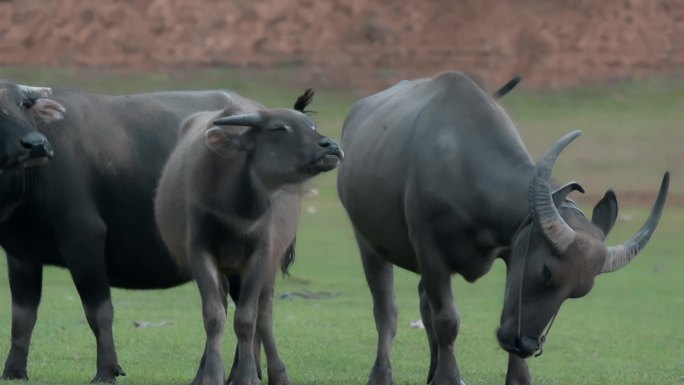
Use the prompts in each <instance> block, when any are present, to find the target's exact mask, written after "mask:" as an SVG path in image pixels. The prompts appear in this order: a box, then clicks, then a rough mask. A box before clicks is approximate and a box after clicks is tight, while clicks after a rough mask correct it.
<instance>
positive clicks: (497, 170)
mask: <svg viewBox="0 0 684 385" xmlns="http://www.w3.org/2000/svg"><path fill="white" fill-rule="evenodd" d="M578 135H579V132H573V133H571V134H569V135H567V136H565V137H564V138H562V139H561V140H560V141H559V142H558V143H556V144H555V145H554V146H552V147H551V149H550V150H549V151H548V152H547V153H546V154H545V155H544V156H543V157H542V159H541V160H540V161H539V162H537V163H536V164H535V163H534V162H533V161H532V158H531V157H530V155H529V154H528V152H527V151H526V150H525V147H524V146H523V143H522V141H521V139H520V136H519V135H518V132H517V131H516V128H515V126H514V125H513V123H512V122H511V120H510V119H509V118H508V116H507V115H506V113H505V112H504V111H503V109H502V108H501V107H500V106H499V105H498V104H497V103H496V102H495V101H494V100H493V99H492V98H491V97H489V96H488V95H487V94H485V93H484V92H483V91H482V90H481V89H480V88H479V87H478V86H477V85H476V84H475V83H473V82H472V81H471V80H470V79H469V78H468V77H467V76H465V75H463V74H461V73H457V72H448V73H443V74H440V75H438V76H436V77H434V78H430V79H421V80H417V81H406V82H402V83H399V84H397V85H395V86H394V87H391V88H389V89H388V90H385V91H383V92H380V93H378V94H375V95H372V96H369V97H367V98H365V99H363V100H361V101H359V102H358V103H357V104H356V105H355V106H354V107H353V109H352V111H351V112H350V114H349V116H348V117H347V119H346V121H345V123H344V129H343V134H342V146H343V147H344V149H345V152H346V159H345V162H344V163H343V164H342V165H341V166H340V170H339V174H338V190H339V195H340V197H341V199H342V202H343V204H344V207H345V208H346V210H347V212H348V214H349V217H350V219H351V222H352V224H353V226H354V231H355V234H356V239H357V242H358V245H359V249H360V251H361V258H362V261H363V268H364V272H365V274H366V279H367V281H368V285H369V287H370V291H371V294H372V296H373V303H374V306H373V314H374V316H375V322H376V326H377V330H378V350H377V357H376V360H375V364H374V365H373V369H372V371H371V374H370V379H369V381H368V384H370V385H389V384H392V372H391V364H390V350H391V345H392V340H393V338H394V335H395V333H396V328H397V308H396V305H395V302H394V289H393V284H392V281H393V278H392V277H393V273H392V270H393V265H397V266H400V267H402V268H404V269H407V270H410V271H413V272H416V273H418V274H419V275H420V283H419V285H418V292H419V294H420V311H421V316H422V319H423V323H424V324H425V329H426V331H427V337H428V342H429V346H430V355H431V357H430V369H429V372H428V383H431V384H435V385H455V384H459V383H461V376H460V373H459V370H458V366H457V364H456V360H455V358H454V350H455V347H454V342H455V339H456V336H457V334H458V328H459V315H458V312H457V310H456V307H455V306H454V302H453V298H452V291H451V275H452V274H453V273H457V274H460V275H461V276H463V278H465V279H466V280H467V281H469V282H472V281H475V280H476V279H478V278H480V277H481V276H482V275H484V274H485V273H487V271H488V270H489V269H490V267H491V265H492V262H493V261H494V259H495V258H497V256H499V257H501V258H502V259H503V260H504V261H505V262H506V266H507V279H506V293H505V296H504V306H503V311H502V315H501V324H500V327H499V329H498V332H497V338H498V340H499V344H500V345H501V347H502V348H503V349H505V350H506V351H507V352H509V361H508V373H507V376H506V384H507V385H514V384H529V383H530V382H531V377H530V373H529V369H528V367H527V364H526V362H525V360H524V359H525V358H527V357H529V356H530V355H532V354H534V353H536V352H538V351H540V350H541V348H542V344H543V342H544V339H545V332H544V330H545V329H546V328H547V325H549V323H550V322H551V320H553V318H554V317H555V314H556V313H557V312H558V310H559V308H560V306H561V304H562V303H563V301H565V300H566V299H567V298H578V297H582V296H584V295H586V294H587V293H588V292H589V291H590V290H591V288H592V285H593V283H594V278H595V277H596V276H597V275H598V274H602V273H607V272H611V271H614V270H617V269H619V268H621V267H623V266H624V265H626V264H627V263H628V262H629V261H630V260H632V258H634V257H635V256H636V255H637V253H638V252H639V251H640V250H641V249H642V248H643V247H644V246H645V244H646V242H647V241H648V239H649V238H650V236H651V234H652V233H653V231H654V230H655V228H656V225H657V223H658V220H659V218H660V215H661V213H662V210H663V206H664V203H665V198H666V195H667V189H668V183H669V176H668V174H667V173H666V174H665V177H664V179H663V183H662V185H661V187H660V193H659V195H658V198H657V200H656V204H655V207H654V208H653V211H652V213H651V216H650V217H649V218H648V220H647V222H646V224H645V225H644V227H643V228H642V229H641V230H640V231H639V233H638V234H637V235H636V236H635V237H634V238H632V239H630V240H629V241H627V242H625V243H623V244H621V245H618V246H610V247H606V246H605V245H604V243H603V241H604V239H605V237H606V235H607V234H608V232H609V231H610V229H611V228H612V226H613V224H614V223H615V219H616V217H617V213H618V207H617V201H616V198H615V194H614V193H613V192H612V191H608V192H607V193H606V194H605V196H604V197H603V199H601V200H600V201H599V202H598V204H597V205H596V207H595V208H594V210H593V215H592V218H591V220H589V219H587V218H586V217H585V215H584V214H583V213H582V211H580V210H579V209H578V208H577V206H576V205H575V204H574V203H573V201H572V200H570V199H568V198H567V195H568V194H569V193H570V192H572V191H573V190H578V191H583V190H582V187H581V186H580V185H579V184H577V183H575V182H571V183H568V184H566V185H564V186H561V187H559V188H556V187H554V186H553V185H552V184H551V182H550V176H551V170H552V168H553V165H554V162H555V160H556V157H557V156H558V155H559V153H560V152H561V150H562V149H563V148H564V147H565V146H566V145H567V144H568V143H570V141H572V140H573V139H575V138H576V137H577V136H578Z"/></svg>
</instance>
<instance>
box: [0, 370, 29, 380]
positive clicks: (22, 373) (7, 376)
mask: <svg viewBox="0 0 684 385" xmlns="http://www.w3.org/2000/svg"><path fill="white" fill-rule="evenodd" d="M0 380H24V381H28V374H27V373H26V369H10V368H5V371H4V372H2V376H1V377H0Z"/></svg>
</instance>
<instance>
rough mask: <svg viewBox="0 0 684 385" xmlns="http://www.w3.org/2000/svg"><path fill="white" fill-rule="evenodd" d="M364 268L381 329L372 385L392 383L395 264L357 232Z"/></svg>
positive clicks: (395, 312)
mask: <svg viewBox="0 0 684 385" xmlns="http://www.w3.org/2000/svg"><path fill="white" fill-rule="evenodd" d="M356 239H357V242H358V244H359V250H360V252H361V261H362V263H363V271H364V274H365V276H366V282H367V283H368V288H369V289H370V292H371V296H372V297H373V317H374V318H375V328H376V330H377V332H378V346H377V353H376V356H375V363H374V364H373V369H372V370H371V373H370V376H369V378H368V385H392V383H393V382H392V362H391V360H392V343H393V341H394V337H395V336H396V334H397V305H396V303H395V301H394V270H393V266H392V264H391V263H389V262H386V261H385V260H383V259H382V256H380V255H378V254H377V253H376V252H375V251H373V250H372V249H371V248H370V247H369V246H368V245H366V244H365V241H363V239H361V238H360V236H359V234H356Z"/></svg>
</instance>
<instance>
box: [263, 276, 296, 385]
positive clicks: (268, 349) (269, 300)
mask: <svg viewBox="0 0 684 385" xmlns="http://www.w3.org/2000/svg"><path fill="white" fill-rule="evenodd" d="M268 278H269V279H270V280H271V284H269V285H265V286H266V287H265V288H264V289H262V291H261V295H260V296H259V315H258V316H257V332H258V335H259V336H260V337H261V341H262V342H263V344H264V352H265V353H266V362H267V365H268V366H267V370H268V385H292V381H290V377H289V376H288V375H287V370H286V369H285V364H284V363H283V360H282V359H281V358H280V354H278V349H277V348H276V343H275V337H274V336H273V282H274V281H275V275H273V276H271V277H268Z"/></svg>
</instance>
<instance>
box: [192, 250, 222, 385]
mask: <svg viewBox="0 0 684 385" xmlns="http://www.w3.org/2000/svg"><path fill="white" fill-rule="evenodd" d="M189 257H190V258H189V259H190V268H191V270H192V275H193V277H194V278H195V282H196V283H197V288H198V289H199V292H200V297H201V299H202V318H203V320H204V331H205V333H206V336H207V339H206V342H205V347H204V354H203V356H202V362H200V367H199V369H198V371H197V375H196V376H195V379H194V380H193V382H192V384H193V385H224V383H225V380H226V379H225V376H226V372H225V368H224V366H223V358H222V356H221V349H222V342H223V341H222V339H223V331H224V329H225V326H226V306H225V305H224V304H225V302H226V295H225V288H224V284H223V274H221V273H220V272H219V271H218V268H217V267H216V264H215V261H214V258H213V257H212V256H211V255H210V254H209V253H207V252H206V251H204V250H198V249H195V250H191V251H190V256H189Z"/></svg>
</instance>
